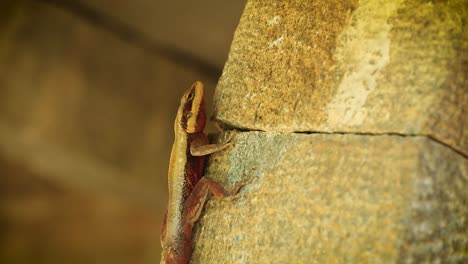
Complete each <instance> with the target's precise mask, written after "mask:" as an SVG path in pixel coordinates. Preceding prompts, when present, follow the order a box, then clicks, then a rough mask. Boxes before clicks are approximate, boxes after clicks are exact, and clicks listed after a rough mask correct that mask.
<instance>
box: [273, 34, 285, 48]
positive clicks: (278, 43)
mask: <svg viewBox="0 0 468 264" xmlns="http://www.w3.org/2000/svg"><path fill="white" fill-rule="evenodd" d="M283 39H284V36H283V35H281V37H279V38H277V39H275V40H274V41H273V42H271V44H270V48H272V47H278V46H281V44H282V43H283Z"/></svg>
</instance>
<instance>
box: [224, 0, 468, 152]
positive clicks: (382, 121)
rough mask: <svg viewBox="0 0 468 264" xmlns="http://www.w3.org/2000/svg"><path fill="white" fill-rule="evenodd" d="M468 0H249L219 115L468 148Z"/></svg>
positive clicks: (286, 128)
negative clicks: (411, 137) (427, 139)
mask: <svg viewBox="0 0 468 264" xmlns="http://www.w3.org/2000/svg"><path fill="white" fill-rule="evenodd" d="M467 17H468V6H467V5H466V1H464V0H457V1H419V0H410V1H402V0H394V1H386V0H372V1H371V0H366V1H359V3H358V1H351V0H348V1H328V0H319V1H300V0H290V1H271V2H265V1H259V0H252V1H249V2H248V4H247V6H246V8H245V11H244V14H243V16H242V18H241V22H240V25H239V27H238V29H237V31H236V33H235V38H234V40H233V44H232V47H231V52H230V54H229V59H228V61H227V63H226V65H225V68H224V73H223V75H222V77H221V79H220V81H219V83H218V86H217V89H216V92H215V100H216V104H215V105H216V118H217V119H219V120H221V121H223V122H225V123H227V124H228V125H230V126H232V127H237V128H242V129H247V130H252V129H253V130H264V131H282V132H294V131H302V132H304V131H307V132H314V131H315V132H356V133H378V134H386V133H396V134H414V135H426V136H429V137H432V138H434V139H436V140H438V141H441V142H443V143H444V144H447V145H449V146H450V147H452V148H454V149H457V150H458V151H460V152H462V153H464V155H467V154H468V151H467V149H468V136H467V132H466V131H467V129H468V116H467V115H468V114H467V113H468V111H467V109H466V107H467V105H468V95H467V94H468V92H467V91H468V88H467V83H466V78H465V76H466V72H467V69H466V65H467V63H466V61H467V60H468V53H467V50H468V41H467V40H468V34H467V32H468V31H466V30H465V27H466V20H467Z"/></svg>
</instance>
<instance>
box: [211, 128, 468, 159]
mask: <svg viewBox="0 0 468 264" xmlns="http://www.w3.org/2000/svg"><path fill="white" fill-rule="evenodd" d="M217 122H218V124H220V126H221V127H222V128H223V129H224V130H232V131H239V132H278V133H282V132H280V131H265V130H261V129H249V128H241V127H236V126H233V125H228V124H226V123H223V122H220V121H219V120H217ZM284 133H285V134H326V135H356V136H398V137H408V138H410V137H423V138H427V139H429V140H432V141H434V142H436V143H438V144H440V145H442V146H444V147H446V148H449V149H450V150H452V151H453V152H455V153H457V154H459V155H461V156H462V157H464V158H465V159H468V153H465V152H463V151H462V150H459V149H456V148H454V147H453V146H452V145H450V144H448V143H446V142H444V141H442V140H440V139H438V138H436V137H434V136H432V135H425V134H404V133H399V132H350V131H333V132H327V131H292V132H284Z"/></svg>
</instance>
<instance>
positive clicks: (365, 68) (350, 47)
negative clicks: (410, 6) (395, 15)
mask: <svg viewBox="0 0 468 264" xmlns="http://www.w3.org/2000/svg"><path fill="white" fill-rule="evenodd" d="M380 4H385V3H380ZM389 5H393V6H392V7H390V6H389V7H384V8H383V10H386V12H387V13H385V14H378V15H375V16H373V19H356V21H358V22H357V24H355V25H354V26H348V28H347V29H346V30H345V31H344V32H345V33H344V34H345V35H344V36H341V41H342V43H341V44H340V45H339V48H337V51H336V59H337V61H339V62H340V63H341V64H342V65H344V66H343V67H345V68H344V69H343V70H344V71H345V73H344V77H343V79H342V80H341V83H340V84H339V86H338V90H337V92H336V94H335V96H334V97H333V99H332V100H331V102H330V103H329V104H328V106H327V113H328V120H327V125H328V126H329V127H342V126H359V125H361V124H362V123H363V122H364V120H365V119H366V117H367V115H368V109H367V108H366V106H365V105H366V102H367V98H368V96H369V94H371V93H372V92H373V91H374V90H375V89H376V88H377V87H378V83H377V80H378V79H379V78H380V77H381V71H382V70H383V69H384V68H385V67H386V65H387V64H388V63H389V61H390V56H389V54H390V41H391V40H390V36H389V34H390V30H391V26H390V25H389V24H388V23H387V22H386V21H387V18H388V17H389V15H390V14H391V13H392V12H389V10H390V11H394V10H396V7H397V4H395V3H391V4H390V3H389ZM392 8H393V10H392ZM362 9H363V10H357V11H356V12H355V14H354V15H356V16H368V15H366V14H365V12H364V11H365V9H366V8H365V7H363V8H362ZM372 10H375V9H372ZM351 19H352V18H351ZM362 21H364V22H362ZM350 24H352V23H350ZM375 24H380V25H384V27H381V28H378V30H375V31H372V30H370V29H369V28H371V29H372V25H375ZM382 118H388V116H383V117H382Z"/></svg>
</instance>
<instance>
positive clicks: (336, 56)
mask: <svg viewBox="0 0 468 264" xmlns="http://www.w3.org/2000/svg"><path fill="white" fill-rule="evenodd" d="M467 17H468V6H467V5H466V1H463V0H458V1H418V0H409V1H403V0H401V1H399V0H395V1H383V0H382V1H379V0H374V1H370V0H367V1H366V0H364V1H325V0H323V1H322V0H318V1H299V0H288V1H259V0H252V1H249V2H248V3H247V6H246V8H245V11H244V14H243V16H242V18H241V22H240V25H239V27H238V29H237V31H236V34H235V37H234V40H233V44H232V46H231V52H230V54H229V59H228V61H227V63H226V65H225V68H224V72H223V75H222V77H221V79H220V81H219V83H218V86H217V88H216V91H215V117H216V118H217V119H218V120H220V121H222V122H224V123H225V124H226V128H228V129H233V130H234V131H236V132H234V133H236V134H237V137H236V140H235V147H234V148H233V149H230V150H227V151H225V152H221V153H217V154H215V155H213V156H212V158H211V162H210V167H209V169H208V171H207V175H208V176H210V177H213V178H215V179H216V180H218V181H220V182H222V183H223V184H225V185H226V186H229V187H232V186H234V185H235V184H236V183H237V182H243V181H249V180H250V181H251V182H250V183H249V184H248V185H247V186H246V187H245V188H244V189H242V190H241V192H240V194H239V195H238V198H237V200H234V201H217V200H215V199H210V200H209V202H208V204H207V206H206V208H205V210H204V213H203V214H202V218H201V220H200V221H199V223H198V224H197V226H196V229H195V237H194V241H193V247H194V253H193V256H192V263H381V262H385V263H387V262H388V263H394V262H402V263H465V262H468V235H467V233H466V230H468V224H467V223H468V221H467V217H468V202H467V201H468V193H467V192H466V191H465V190H466V189H467V186H468V184H467V183H468V159H467V158H466V157H467V155H468V150H467V149H468V137H467V134H466V130H467V126H468V125H467V124H468V117H467V108H466V107H467V105H468V96H467V95H468V89H467V84H466V79H465V75H466V71H467V69H466V61H467V60H468V57H467V55H468V54H467V50H468V46H467V43H468V41H467V40H468V35H467V31H466V30H465V27H466V20H467ZM249 130H261V131H262V132H260V131H257V132H252V131H250V132H249ZM292 132H302V133H292Z"/></svg>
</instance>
